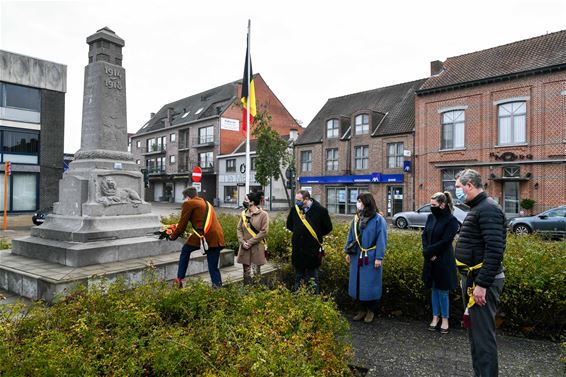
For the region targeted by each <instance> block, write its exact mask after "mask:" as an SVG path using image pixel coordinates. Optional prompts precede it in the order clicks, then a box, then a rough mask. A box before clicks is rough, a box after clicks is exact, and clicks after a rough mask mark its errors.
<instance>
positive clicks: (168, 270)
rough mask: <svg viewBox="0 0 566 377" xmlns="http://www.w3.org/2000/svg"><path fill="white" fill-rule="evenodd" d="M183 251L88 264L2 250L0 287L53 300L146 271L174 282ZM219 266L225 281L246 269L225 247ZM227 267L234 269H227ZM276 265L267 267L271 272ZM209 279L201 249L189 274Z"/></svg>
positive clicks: (134, 277) (136, 279)
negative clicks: (76, 289)
mask: <svg viewBox="0 0 566 377" xmlns="http://www.w3.org/2000/svg"><path fill="white" fill-rule="evenodd" d="M178 263H179V252H174V253H168V254H163V255H156V256H151V257H144V258H136V259H129V260H125V261H117V262H110V263H103V264H98V265H92V266H86V267H72V266H64V265H61V264H58V263H53V262H49V261H45V260H39V259H36V258H29V257H25V256H21V255H15V254H13V253H12V252H11V250H0V289H2V290H5V291H9V292H13V293H14V294H16V295H18V296H21V297H24V298H27V299H31V300H45V301H46V302H52V301H53V299H54V298H55V297H56V296H58V295H65V294H66V293H68V292H69V290H70V289H71V288H73V287H74V286H76V285H84V286H86V287H92V286H96V285H99V284H102V283H105V282H108V283H111V282H113V281H115V280H116V279H117V278H123V279H124V280H125V281H126V282H127V283H128V284H134V283H136V282H139V281H141V279H142V277H143V274H144V273H146V272H147V271H154V273H155V274H156V275H157V277H158V279H160V280H166V281H173V280H174V279H175V278H176V277H177V266H178ZM219 265H220V268H221V271H222V274H223V276H222V278H223V280H225V281H226V280H227V279H228V278H229V276H228V275H234V276H233V277H234V279H235V280H237V276H236V275H237V273H236V270H237V271H238V272H239V275H240V276H241V275H242V268H241V266H240V268H235V267H234V251H233V250H229V249H224V250H222V252H221V253H220V261H219ZM226 269H230V270H228V271H227V272H225V271H226ZM271 270H273V268H266V269H264V271H262V272H263V273H269V272H270V271H271ZM193 276H197V277H199V278H204V279H205V280H206V279H207V276H208V264H207V261H206V255H203V254H202V252H201V251H195V252H193V253H192V254H191V259H190V262H189V268H188V270H187V277H193Z"/></svg>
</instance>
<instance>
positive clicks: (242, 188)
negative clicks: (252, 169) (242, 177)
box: [237, 184, 248, 207]
mask: <svg viewBox="0 0 566 377" xmlns="http://www.w3.org/2000/svg"><path fill="white" fill-rule="evenodd" d="M247 194H248V193H247V192H246V186H245V185H243V184H242V185H238V204H237V206H238V207H239V206H241V205H242V202H243V201H244V199H245V198H246V195H247Z"/></svg>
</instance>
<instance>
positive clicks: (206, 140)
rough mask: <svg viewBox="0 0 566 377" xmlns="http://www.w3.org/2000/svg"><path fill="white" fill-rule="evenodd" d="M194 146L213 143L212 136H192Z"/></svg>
mask: <svg viewBox="0 0 566 377" xmlns="http://www.w3.org/2000/svg"><path fill="white" fill-rule="evenodd" d="M193 145H194V146H195V147H200V146H209V145H214V136H212V135H210V136H200V137H195V138H193Z"/></svg>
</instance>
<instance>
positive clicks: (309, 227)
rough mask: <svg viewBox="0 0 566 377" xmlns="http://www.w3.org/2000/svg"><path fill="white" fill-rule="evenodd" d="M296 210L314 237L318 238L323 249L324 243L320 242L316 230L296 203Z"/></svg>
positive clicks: (317, 240)
mask: <svg viewBox="0 0 566 377" xmlns="http://www.w3.org/2000/svg"><path fill="white" fill-rule="evenodd" d="M295 210H296V211H297V215H299V219H301V221H302V222H303V225H304V226H305V227H306V228H307V229H308V231H309V233H310V234H311V235H312V236H313V237H314V239H315V240H316V242H318V244H319V245H320V248H321V249H322V244H321V243H320V240H319V239H318V236H317V235H316V232H315V231H314V229H313V228H312V226H311V224H309V222H308V221H307V219H306V218H305V215H304V214H303V212H302V211H301V210H300V209H299V206H298V205H296V204H295Z"/></svg>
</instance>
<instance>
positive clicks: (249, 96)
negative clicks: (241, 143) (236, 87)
mask: <svg viewBox="0 0 566 377" xmlns="http://www.w3.org/2000/svg"><path fill="white" fill-rule="evenodd" d="M248 62H249V64H250V69H249V76H248ZM241 101H242V106H243V108H242V134H244V137H247V124H246V119H248V117H249V120H250V126H251V125H252V124H253V123H254V117H255V115H256V108H255V87H254V74H253V71H252V59H251V56H250V49H249V45H248V46H247V47H246V63H245V65H244V79H243V80H242V99H241ZM248 103H249V105H250V113H249V114H248Z"/></svg>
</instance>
